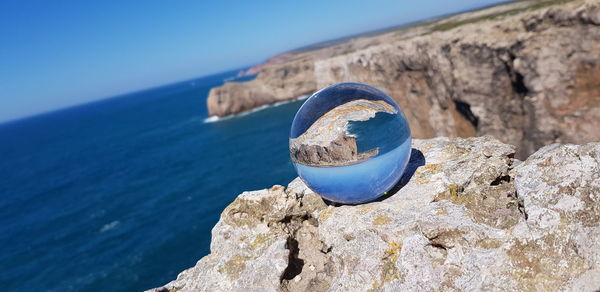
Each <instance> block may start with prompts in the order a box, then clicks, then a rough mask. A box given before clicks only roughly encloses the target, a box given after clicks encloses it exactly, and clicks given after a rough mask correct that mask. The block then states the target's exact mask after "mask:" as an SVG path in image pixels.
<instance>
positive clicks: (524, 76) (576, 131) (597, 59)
mask: <svg viewBox="0 0 600 292" xmlns="http://www.w3.org/2000/svg"><path fill="white" fill-rule="evenodd" d="M253 70H254V71H256V72H257V74H258V75H257V77H256V78H255V79H254V80H251V81H248V82H241V83H240V82H227V83H225V84H224V85H223V86H221V87H217V88H214V89H212V90H211V92H210V94H209V97H208V100H207V104H208V110H209V114H210V115H217V116H226V115H231V114H236V113H239V112H242V111H246V110H249V109H252V108H256V107H258V106H262V105H265V104H271V103H275V102H279V101H283V100H291V99H294V98H298V97H299V96H302V95H307V94H312V93H313V92H315V91H316V90H318V89H320V88H323V87H325V86H327V85H331V84H334V83H338V82H362V83H367V84H370V85H372V86H375V87H378V88H380V89H382V90H383V91H385V92H386V93H388V94H389V95H390V96H392V97H393V98H394V99H395V100H396V102H397V103H398V104H399V105H400V106H401V108H402V109H403V110H404V112H405V114H406V116H407V119H408V122H409V124H410V125H411V130H412V133H413V136H414V137H415V138H432V137H438V136H448V137H469V136H474V135H477V136H480V135H493V136H495V137H499V138H501V139H502V141H503V142H505V143H509V144H511V145H517V146H518V147H519V148H518V149H519V150H518V151H519V152H518V153H517V154H516V155H517V157H519V158H525V157H527V156H528V155H530V154H531V153H533V152H534V151H535V150H537V149H539V148H540V147H542V146H544V145H547V144H551V143H556V142H558V143H577V144H581V143H587V142H591V141H600V131H597V129H596V125H597V124H600V1H598V0H573V1H569V0H542V1H535V0H530V1H516V2H514V3H509V4H505V5H501V6H497V7H492V8H489V9H485V10H481V11H475V12H469V13H465V14H460V15H456V16H453V17H449V18H444V19H439V20H435V21H430V22H426V23H422V24H419V25H415V26H412V27H406V28H401V29H397V30H393V31H390V32H387V33H384V34H380V35H375V36H364V37H357V38H353V39H350V40H347V41H345V42H343V43H338V44H334V45H331V46H327V47H324V48H318V49H313V50H308V51H300V52H294V53H286V54H284V55H282V56H281V57H280V58H272V59H270V60H269V61H268V62H266V63H265V64H263V65H261V66H258V67H256V68H254V69H253Z"/></svg>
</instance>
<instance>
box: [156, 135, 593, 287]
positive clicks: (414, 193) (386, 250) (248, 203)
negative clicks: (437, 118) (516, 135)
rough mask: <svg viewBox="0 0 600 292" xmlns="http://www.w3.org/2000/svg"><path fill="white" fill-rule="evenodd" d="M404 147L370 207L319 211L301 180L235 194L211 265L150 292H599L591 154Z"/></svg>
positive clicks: (479, 143) (451, 145) (457, 142)
mask: <svg viewBox="0 0 600 292" xmlns="http://www.w3.org/2000/svg"><path fill="white" fill-rule="evenodd" d="M413 146H414V149H413V153H412V155H411V161H410V163H409V166H408V171H407V173H406V174H405V176H404V177H403V178H402V179H401V181H400V183H399V184H398V186H397V187H396V188H395V189H394V190H392V191H390V194H391V195H389V196H387V197H385V198H382V199H381V200H378V201H376V202H371V203H368V204H362V205H356V206H352V205H342V206H339V205H333V204H328V203H326V202H324V201H323V200H322V199H321V198H320V197H319V196H318V195H316V194H314V193H313V192H312V191H310V190H309V189H308V188H307V187H306V186H305V185H304V183H303V182H302V181H301V180H299V179H296V180H294V181H292V182H291V183H290V184H289V185H288V187H287V188H284V187H282V186H274V187H272V188H271V189H265V190H260V191H254V192H244V193H242V194H241V195H240V196H239V197H238V198H237V199H236V200H235V201H234V202H233V203H232V204H231V205H229V206H228V207H227V208H226V209H225V210H224V211H223V213H222V215H221V219H220V221H219V222H218V223H217V225H216V226H215V227H214V229H213V231H212V236H213V237H212V242H211V254H209V255H208V256H206V257H204V258H203V259H201V260H200V261H199V262H198V263H197V264H196V266H195V267H192V268H190V269H188V270H186V271H184V272H182V273H181V274H180V275H179V276H178V277H177V279H176V280H174V281H172V282H170V283H168V284H166V285H165V286H164V287H161V288H157V289H156V290H155V291H383V290H386V291H406V290H409V291H412V290H419V291H422V290H470V291H473V290H511V291H513V290H542V291H557V290H567V291H594V290H597V289H598V288H600V143H590V144H586V145H582V146H577V145H558V144H553V145H550V146H546V147H544V148H542V149H540V150H539V151H538V152H536V153H535V154H533V155H532V156H531V157H529V158H528V159H527V160H525V161H524V162H520V161H518V160H516V159H515V158H513V156H514V154H515V152H516V148H515V147H514V146H511V145H507V144H503V143H501V142H500V141H498V140H496V139H494V138H491V137H489V136H484V137H477V138H468V139H462V138H456V139H449V138H436V139H430V140H415V141H414V144H413ZM161 289H162V290H161Z"/></svg>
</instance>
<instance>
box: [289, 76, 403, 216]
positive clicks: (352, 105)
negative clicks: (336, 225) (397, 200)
mask: <svg viewBox="0 0 600 292" xmlns="http://www.w3.org/2000/svg"><path fill="white" fill-rule="evenodd" d="M411 142H412V139H411V136H410V128H409V126H408V123H407V121H406V118H405V117H404V114H403V113H402V110H401V109H400V107H399V106H398V104H396V102H394V100H393V99H392V98H391V97H389V96H388V95H387V94H385V93H384V92H383V91H381V90H379V89H377V88H375V87H372V86H369V85H366V84H361V83H339V84H335V85H331V86H329V87H326V88H324V89H321V90H320V91H317V92H316V93H314V94H313V95H312V96H310V97H309V98H308V99H307V100H306V101H305V102H304V104H303V105H302V107H300V109H299V110H298V113H296V116H295V117H294V121H293V122H292V129H291V133H290V156H291V159H292V162H293V164H294V167H295V168H296V171H297V172H298V176H300V178H301V179H302V180H303V181H304V183H305V184H306V185H307V186H308V187H309V188H310V189H311V190H313V191H314V192H315V193H317V194H319V195H320V196H321V197H323V198H325V199H327V200H329V201H333V202H338V203H343V204H358V203H364V202H368V201H372V200H374V199H377V198H379V197H380V196H382V195H383V194H385V193H386V192H387V191H389V190H390V189H392V188H393V187H394V186H395V185H396V183H397V182H398V181H399V179H400V178H401V177H402V174H403V173H404V170H405V169H406V166H407V164H408V160H409V159H410V152H411Z"/></svg>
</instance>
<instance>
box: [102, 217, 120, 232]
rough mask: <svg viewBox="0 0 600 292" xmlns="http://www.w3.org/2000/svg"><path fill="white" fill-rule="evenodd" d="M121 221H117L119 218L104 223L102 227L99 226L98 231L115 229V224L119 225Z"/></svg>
mask: <svg viewBox="0 0 600 292" xmlns="http://www.w3.org/2000/svg"><path fill="white" fill-rule="evenodd" d="M120 223H121V222H119V220H116V221H113V222H110V223H108V224H104V226H102V228H100V233H103V232H106V231H109V230H112V229H115V227H117V225H119V224H120Z"/></svg>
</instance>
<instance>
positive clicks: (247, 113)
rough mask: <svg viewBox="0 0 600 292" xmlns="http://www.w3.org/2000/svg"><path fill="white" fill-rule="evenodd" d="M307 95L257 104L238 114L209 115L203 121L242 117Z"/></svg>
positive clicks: (210, 121)
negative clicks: (257, 105) (255, 106)
mask: <svg viewBox="0 0 600 292" xmlns="http://www.w3.org/2000/svg"><path fill="white" fill-rule="evenodd" d="M307 98H308V95H302V96H300V97H298V98H295V99H290V100H284V101H278V102H276V103H272V104H265V105H262V106H259V107H257V108H254V109H251V110H249V111H245V112H241V113H239V114H234V115H228V116H224V117H219V116H210V117H208V118H206V119H204V123H205V124H208V123H215V122H219V121H224V120H229V119H232V118H238V117H243V116H246V115H249V114H252V113H255V112H257V111H261V110H264V109H267V108H272V107H277V106H280V105H283V104H287V103H291V102H295V101H299V100H304V99H307Z"/></svg>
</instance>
